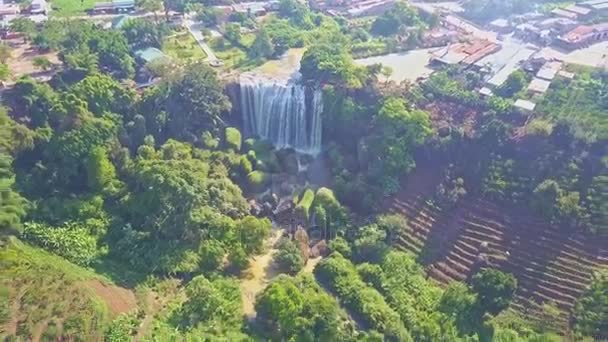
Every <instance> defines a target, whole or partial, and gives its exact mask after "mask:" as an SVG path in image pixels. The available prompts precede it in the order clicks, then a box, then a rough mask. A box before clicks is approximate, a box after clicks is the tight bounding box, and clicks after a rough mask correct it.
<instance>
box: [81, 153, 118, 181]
mask: <svg viewBox="0 0 608 342" xmlns="http://www.w3.org/2000/svg"><path fill="white" fill-rule="evenodd" d="M86 169H87V184H88V185H89V188H90V189H91V190H93V191H94V192H98V193H99V192H103V191H107V190H111V189H109V187H112V186H113V183H115V182H116V170H115V168H114V165H113V164H112V162H111V161H110V159H109V158H108V155H107V152H106V150H105V148H103V147H100V146H98V147H95V148H93V150H91V152H90V153H89V156H88V160H87V163H86Z"/></svg>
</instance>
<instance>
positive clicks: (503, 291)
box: [471, 268, 517, 315]
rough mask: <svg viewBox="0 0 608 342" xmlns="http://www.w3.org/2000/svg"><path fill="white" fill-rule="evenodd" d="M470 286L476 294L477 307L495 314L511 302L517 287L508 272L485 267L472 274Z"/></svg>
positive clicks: (513, 278)
mask: <svg viewBox="0 0 608 342" xmlns="http://www.w3.org/2000/svg"><path fill="white" fill-rule="evenodd" d="M471 286H472V289H473V291H474V292H475V293H476V294H477V305H478V307H479V309H480V310H481V311H482V312H488V313H490V314H492V315H496V314H497V313H499V312H501V311H502V310H504V309H506V308H507V306H508V305H509V303H510V302H511V299H512V298H513V295H514V294H515V290H516V289H517V279H515V277H514V276H513V275H512V274H510V273H504V272H502V271H499V270H496V269H491V268H485V269H482V270H481V271H479V273H477V274H475V275H474V276H473V280H472V283H471Z"/></svg>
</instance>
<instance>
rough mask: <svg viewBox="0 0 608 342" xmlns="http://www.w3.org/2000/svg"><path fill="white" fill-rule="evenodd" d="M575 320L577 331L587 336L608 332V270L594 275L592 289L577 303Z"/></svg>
mask: <svg viewBox="0 0 608 342" xmlns="http://www.w3.org/2000/svg"><path fill="white" fill-rule="evenodd" d="M574 319H575V324H574V327H575V329H576V330H577V331H578V332H581V333H583V334H585V335H588V336H600V334H601V333H604V334H605V333H606V332H607V331H608V270H604V271H601V272H598V273H596V274H595V275H594V277H593V281H592V283H591V287H590V288H589V289H588V290H587V292H585V294H584V295H583V296H582V297H581V298H580V299H579V300H578V302H577V303H576V306H575V308H574ZM604 337H606V336H605V335H604Z"/></svg>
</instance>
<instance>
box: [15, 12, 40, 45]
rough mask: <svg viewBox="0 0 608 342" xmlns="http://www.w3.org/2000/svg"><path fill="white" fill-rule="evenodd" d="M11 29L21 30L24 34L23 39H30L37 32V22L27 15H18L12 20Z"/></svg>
mask: <svg viewBox="0 0 608 342" xmlns="http://www.w3.org/2000/svg"><path fill="white" fill-rule="evenodd" d="M10 27H11V31H13V32H19V33H21V34H22V35H23V40H24V41H28V40H30V39H31V38H32V37H33V36H34V34H35V33H36V24H35V23H34V22H33V21H32V20H31V19H30V18H27V17H18V18H15V19H13V20H11V22H10Z"/></svg>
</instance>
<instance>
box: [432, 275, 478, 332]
mask: <svg viewBox="0 0 608 342" xmlns="http://www.w3.org/2000/svg"><path fill="white" fill-rule="evenodd" d="M476 302H477V296H476V295H475V294H474V293H472V292H471V291H470V290H469V288H468V287H467V285H466V284H463V283H460V282H453V283H450V285H449V286H448V288H447V289H446V290H445V292H444V293H443V295H442V296H441V301H440V303H439V307H438V309H439V310H440V311H441V312H443V313H445V314H447V315H448V317H450V318H451V319H453V320H454V321H455V322H456V326H457V327H458V329H459V331H460V332H461V333H463V334H468V333H471V332H474V331H475V329H476V325H477V324H479V322H480V320H481V318H480V317H478V315H477V312H476V307H475V304H476Z"/></svg>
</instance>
